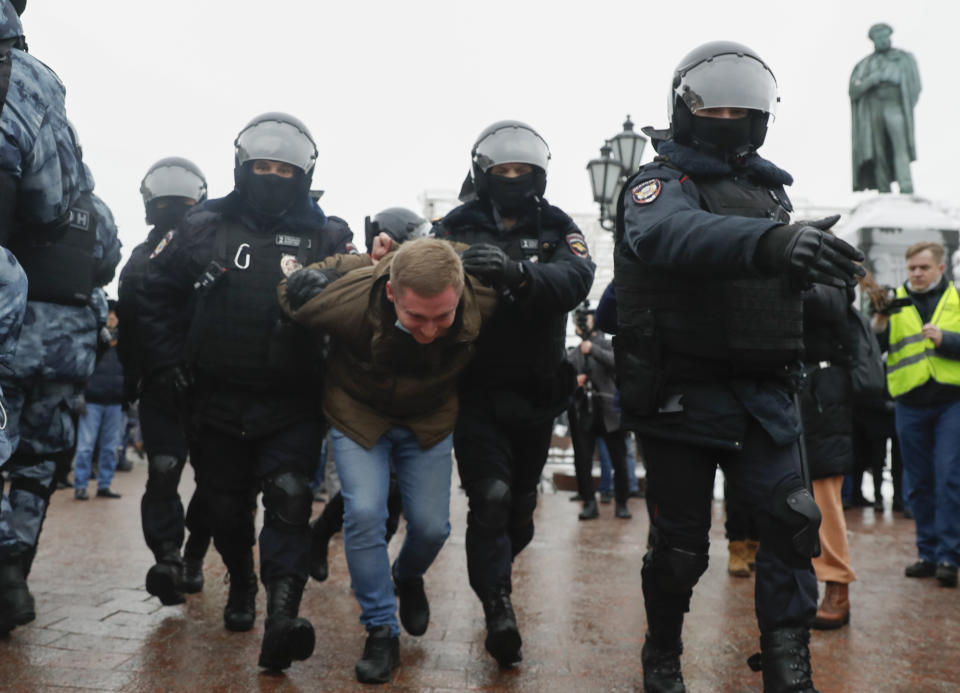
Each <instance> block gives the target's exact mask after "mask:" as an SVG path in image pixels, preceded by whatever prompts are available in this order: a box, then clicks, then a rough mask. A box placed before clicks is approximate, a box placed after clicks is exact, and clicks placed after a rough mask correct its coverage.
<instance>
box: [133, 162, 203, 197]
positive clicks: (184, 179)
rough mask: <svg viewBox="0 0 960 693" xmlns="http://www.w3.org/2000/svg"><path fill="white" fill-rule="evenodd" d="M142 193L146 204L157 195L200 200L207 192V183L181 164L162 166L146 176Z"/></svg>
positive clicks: (141, 189) (141, 187)
mask: <svg viewBox="0 0 960 693" xmlns="http://www.w3.org/2000/svg"><path fill="white" fill-rule="evenodd" d="M140 194H141V195H143V202H144V204H146V203H147V202H150V201H151V200H153V199H155V198H157V197H189V198H190V199H191V200H195V201H196V202H200V201H201V200H202V199H203V198H204V197H205V196H206V194H207V184H206V183H205V182H204V180H203V178H201V177H200V176H198V175H197V174H196V173H194V172H193V171H188V170H187V169H185V168H180V167H179V166H161V167H158V168H155V169H153V170H152V171H150V172H149V173H148V174H147V175H146V176H144V178H143V183H141V185H140Z"/></svg>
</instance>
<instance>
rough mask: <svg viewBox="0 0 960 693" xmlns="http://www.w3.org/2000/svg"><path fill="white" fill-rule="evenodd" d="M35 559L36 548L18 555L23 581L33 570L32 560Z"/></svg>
mask: <svg viewBox="0 0 960 693" xmlns="http://www.w3.org/2000/svg"><path fill="white" fill-rule="evenodd" d="M36 557H37V547H36V545H34V546H33V547H32V548H29V549H27V550H26V551H24V552H23V553H22V554H20V565H21V566H23V579H24V580H26V579H27V578H28V577H30V570H31V569H32V568H33V559H35V558H36Z"/></svg>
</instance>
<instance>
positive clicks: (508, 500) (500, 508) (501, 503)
mask: <svg viewBox="0 0 960 693" xmlns="http://www.w3.org/2000/svg"><path fill="white" fill-rule="evenodd" d="M469 495H470V515H471V517H472V519H473V521H474V522H475V523H476V524H477V525H478V527H479V528H481V529H484V530H489V531H494V532H499V531H502V530H503V529H504V528H505V527H506V526H507V523H508V522H509V521H510V510H511V505H512V497H511V493H510V485H509V484H508V483H507V482H506V481H503V480H502V479H480V480H479V481H477V482H475V483H473V484H471V486H470V489H469Z"/></svg>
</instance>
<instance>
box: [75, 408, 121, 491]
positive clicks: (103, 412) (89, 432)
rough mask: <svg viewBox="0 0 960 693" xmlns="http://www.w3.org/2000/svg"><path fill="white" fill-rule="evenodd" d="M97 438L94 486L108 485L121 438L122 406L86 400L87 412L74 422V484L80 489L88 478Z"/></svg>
mask: <svg viewBox="0 0 960 693" xmlns="http://www.w3.org/2000/svg"><path fill="white" fill-rule="evenodd" d="M98 438H99V440H100V455H99V456H98V457H97V488H98V489H102V488H110V483H111V482H112V481H113V473H114V472H115V471H116V470H117V448H119V447H120V444H121V443H122V442H123V406H122V405H120V404H95V403H93V402H88V403H87V413H86V414H84V415H83V416H81V417H80V421H79V423H78V425H77V455H76V457H75V458H74V461H73V485H74V487H75V488H78V489H81V488H86V487H87V482H88V481H89V480H90V468H91V462H92V459H93V449H94V448H95V447H96V445H97V439H98Z"/></svg>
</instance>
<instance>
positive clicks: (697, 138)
mask: <svg viewBox="0 0 960 693" xmlns="http://www.w3.org/2000/svg"><path fill="white" fill-rule="evenodd" d="M691 121H692V122H691V128H690V129H691V135H692V137H691V139H692V140H693V143H694V144H695V145H698V144H703V145H706V146H707V147H708V148H713V149H716V150H717V151H719V152H722V153H723V154H745V153H747V152H748V151H750V150H751V149H753V146H752V141H751V139H752V138H751V131H752V121H751V118H750V117H749V116H747V117H745V118H705V117H703V116H694V117H693V118H692V119H691Z"/></svg>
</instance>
